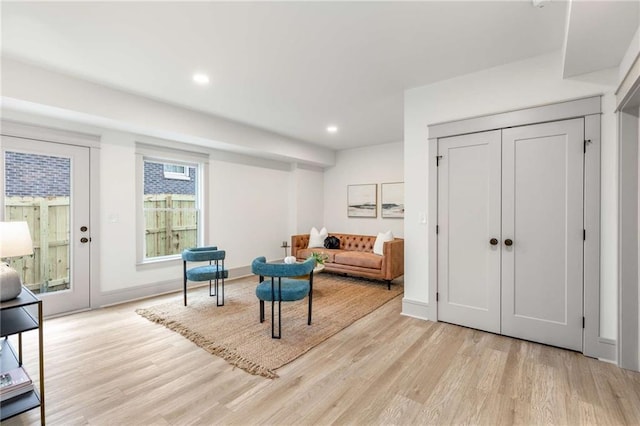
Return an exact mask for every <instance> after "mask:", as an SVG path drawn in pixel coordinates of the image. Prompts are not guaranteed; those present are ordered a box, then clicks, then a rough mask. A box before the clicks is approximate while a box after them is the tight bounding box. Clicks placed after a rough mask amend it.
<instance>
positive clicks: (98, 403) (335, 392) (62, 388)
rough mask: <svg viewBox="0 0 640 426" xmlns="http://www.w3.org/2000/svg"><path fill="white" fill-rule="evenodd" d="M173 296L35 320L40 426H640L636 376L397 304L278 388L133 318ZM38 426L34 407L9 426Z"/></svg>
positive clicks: (296, 369) (293, 368)
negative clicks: (41, 341) (40, 366)
mask: <svg viewBox="0 0 640 426" xmlns="http://www.w3.org/2000/svg"><path fill="white" fill-rule="evenodd" d="M169 299H175V301H176V303H180V295H171V296H163V297H158V298H154V299H149V300H145V301H142V302H134V303H128V304H124V305H120V306H117V307H112V308H106V309H101V310H97V311H92V312H86V313H81V314H76V315H71V316H67V317H62V318H57V319H52V320H48V321H45V363H46V364H45V372H46V396H47V423H48V424H51V425H77V424H92V425H147V424H157V425H166V424H172V425H183V424H241V425H245V424H259V423H261V424H265V423H266V424H314V425H315V424H331V423H334V424H461V423H465V424H487V425H496V424H570V425H576V424H629V425H638V424H640V373H633V372H629V371H626V370H622V369H619V368H617V367H615V366H613V365H610V364H607V363H604V362H600V361H597V360H595V359H590V358H586V357H584V356H582V355H580V354H577V353H574V352H569V351H564V350H561V349H556V348H552V347H548V346H544V345H539V344H534V343H529V342H524V341H520V340H516V339H511V338H508V337H502V336H496V335H493V334H489V333H484V332H480V331H475V330H470V329H467V328H463V327H458V326H454V325H450V324H445V323H433V322H426V321H420V320H416V319H412V318H408V317H403V316H401V315H399V312H400V310H401V300H400V298H396V299H394V300H393V301H391V302H390V303H388V304H386V305H385V306H383V307H382V308H380V309H379V310H377V311H376V312H374V313H373V314H371V315H369V316H368V317H366V318H364V319H362V320H360V321H358V322H357V323H355V324H353V325H352V326H351V327H349V328H347V329H345V330H343V331H342V332H340V333H338V334H337V335H336V336H334V337H332V338H330V339H329V340H327V341H325V342H324V343H322V344H321V345H319V346H317V347H316V348H314V349H312V350H311V351H310V352H309V353H307V354H305V355H304V356H302V357H301V358H299V359H297V360H296V361H294V362H293V363H291V364H289V365H287V366H285V367H283V368H282V369H280V370H279V374H280V378H278V379H275V380H269V379H264V378H262V377H257V376H251V375H249V374H247V373H245V372H244V371H242V370H239V369H234V368H233V367H231V366H230V365H229V364H227V363H226V362H225V361H223V360H222V359H220V358H217V357H215V356H212V355H210V354H208V353H206V352H205V351H204V350H202V349H200V348H198V347H196V346H195V345H194V344H192V343H191V342H189V341H188V340H186V339H185V338H183V337H181V336H180V335H178V334H177V333H174V332H171V331H169V330H167V329H165V328H164V327H163V326H160V325H157V324H154V323H151V322H149V321H148V320H146V319H144V318H142V317H140V316H138V315H137V314H136V313H135V312H134V311H135V309H136V308H138V307H141V306H148V305H152V304H156V303H159V302H160V301H164V300H169ZM213 309H215V307H214V308H213ZM283 326H284V329H283V332H284V333H286V311H285V321H284V323H283ZM30 334H34V333H30ZM34 340H35V337H34V338H32V337H27V338H26V346H27V348H26V349H27V350H29V349H30V348H31V347H32V346H34V345H35V342H34ZM28 363H29V364H31V366H32V368H33V365H37V364H36V363H35V358H34V357H32V356H30V357H29V358H28ZM38 422H39V412H38V410H32V411H30V412H28V413H25V414H23V415H21V416H19V417H15V418H13V419H10V420H9V421H7V422H6V425H16V424H37V423H38ZM4 424H5V423H3V426H4Z"/></svg>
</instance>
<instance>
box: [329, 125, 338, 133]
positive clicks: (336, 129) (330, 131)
mask: <svg viewBox="0 0 640 426" xmlns="http://www.w3.org/2000/svg"><path fill="white" fill-rule="evenodd" d="M337 131H338V126H327V132H329V133H336V132H337Z"/></svg>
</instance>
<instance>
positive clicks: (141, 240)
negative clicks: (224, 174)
mask: <svg viewBox="0 0 640 426" xmlns="http://www.w3.org/2000/svg"><path fill="white" fill-rule="evenodd" d="M167 145H171V147H169V146H167ZM174 145H175V146H177V147H181V148H182V147H184V148H187V149H188V148H192V147H190V146H188V145H183V144H180V143H173V144H162V145H150V144H146V143H136V264H137V265H138V266H142V265H148V264H154V263H162V262H176V261H179V260H180V259H181V254H180V253H176V254H172V255H167V256H158V257H146V247H145V244H146V238H145V218H144V163H145V161H151V162H156V163H162V164H174V165H180V166H186V167H185V169H186V171H187V173H189V168H190V167H194V168H195V170H196V173H195V176H196V209H197V223H198V229H197V234H196V240H197V245H198V246H202V245H205V244H206V242H207V241H206V238H205V236H206V235H208V226H209V225H208V220H207V219H208V216H207V215H208V189H207V188H208V181H209V155H208V153H204V152H194V151H190V150H187V149H176V148H173V146H174Z"/></svg>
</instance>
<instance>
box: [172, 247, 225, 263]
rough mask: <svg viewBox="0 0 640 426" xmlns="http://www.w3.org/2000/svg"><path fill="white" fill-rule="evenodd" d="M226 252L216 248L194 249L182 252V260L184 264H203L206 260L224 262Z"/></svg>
mask: <svg viewBox="0 0 640 426" xmlns="http://www.w3.org/2000/svg"><path fill="white" fill-rule="evenodd" d="M225 254H226V252H225V251H224V250H218V247H216V246H210V247H194V248H188V249H185V250H183V251H182V260H184V261H186V262H204V261H207V260H224V257H225Z"/></svg>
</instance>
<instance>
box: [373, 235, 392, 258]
mask: <svg viewBox="0 0 640 426" xmlns="http://www.w3.org/2000/svg"><path fill="white" fill-rule="evenodd" d="M387 241H393V234H392V233H391V231H387V232H378V236H377V237H376V242H375V243H373V252H374V253H375V254H379V255H380V256H382V254H383V249H384V243H385V242H387Z"/></svg>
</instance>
